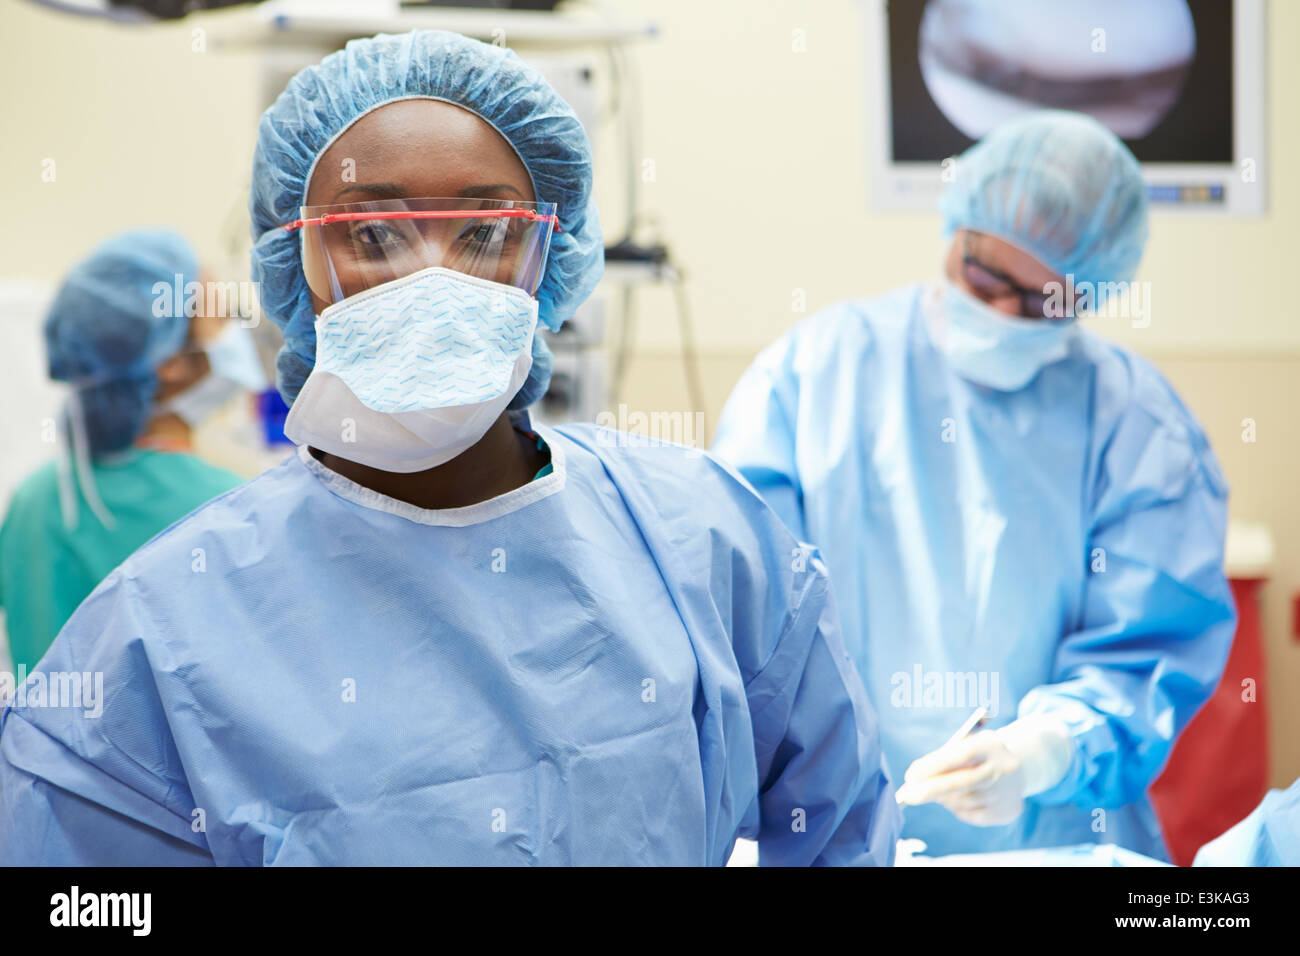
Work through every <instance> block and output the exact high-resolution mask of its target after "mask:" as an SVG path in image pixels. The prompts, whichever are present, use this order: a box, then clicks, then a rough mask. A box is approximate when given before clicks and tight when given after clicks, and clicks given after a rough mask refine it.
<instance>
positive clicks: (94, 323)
mask: <svg viewBox="0 0 1300 956" xmlns="http://www.w3.org/2000/svg"><path fill="white" fill-rule="evenodd" d="M177 276H180V278H179V280H178V279H177ZM197 278H198V261H197V259H196V258H195V256H194V252H193V250H192V249H191V248H190V246H189V244H188V243H187V242H186V241H185V240H184V239H183V238H182V237H181V236H179V235H177V234H176V233H174V232H170V231H168V230H163V229H141V230H137V231H134V232H128V233H124V234H122V235H120V236H117V237H115V238H113V239H110V240H108V241H107V242H105V243H103V244H102V245H101V246H99V247H98V248H96V249H95V251H94V252H92V253H91V254H90V255H89V256H88V257H87V258H86V259H84V260H82V261H81V262H79V263H77V265H75V266H73V267H72V269H71V270H70V271H69V272H68V274H67V276H66V277H65V278H64V280H63V283H62V285H61V286H60V287H59V290H58V292H57V293H55V296H54V301H53V302H52V303H51V304H50V308H49V312H48V313H47V314H46V317H45V347H46V354H47V356H48V360H49V367H50V377H51V378H53V379H56V380H57V381H62V382H69V383H71V384H72V385H74V386H76V387H77V388H78V390H79V391H80V404H81V407H82V410H83V412H84V414H85V421H86V437H87V440H88V442H89V444H90V451H91V453H92V454H96V455H98V454H102V453H105V452H111V451H116V450H118V449H121V448H125V447H126V446H127V445H129V444H131V442H132V441H134V440H135V438H136V437H137V436H138V435H139V434H140V432H141V430H142V429H143V428H144V425H145V422H146V421H147V420H148V418H149V409H150V406H151V403H152V401H153V397H154V393H155V392H156V391H157V389H158V378H157V375H156V374H155V371H154V370H155V369H156V368H157V366H158V365H159V364H160V363H162V362H164V361H166V360H167V359H169V358H171V357H172V356H173V355H175V354H176V353H177V352H179V351H180V350H181V347H182V346H183V345H184V344H185V340H186V337H187V335H188V333H189V318H188V317H187V316H186V314H185V309H184V304H185V299H184V294H183V292H184V289H185V287H186V285H187V284H188V283H190V282H193V281H195V280H197ZM178 281H179V283H180V285H179V289H180V290H181V293H182V294H181V295H180V296H179V297H178V296H177V289H178V287H177V285H176V283H177V282H178ZM159 282H161V283H165V284H166V285H167V286H168V288H169V290H170V293H169V295H170V298H168V299H166V300H165V303H166V304H167V305H168V307H167V308H159V309H157V310H155V308H154V306H155V303H156V302H159V301H160V298H159V294H158V293H157V292H156V291H155V290H154V286H155V284H156V283H159ZM158 312H162V313H164V314H162V315H158V314H157V313H158Z"/></svg>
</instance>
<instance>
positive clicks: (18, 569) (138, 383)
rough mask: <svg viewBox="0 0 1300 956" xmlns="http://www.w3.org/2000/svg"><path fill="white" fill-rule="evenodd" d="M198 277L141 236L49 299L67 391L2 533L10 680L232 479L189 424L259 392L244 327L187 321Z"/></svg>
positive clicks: (109, 248) (152, 237) (86, 267)
mask: <svg viewBox="0 0 1300 956" xmlns="http://www.w3.org/2000/svg"><path fill="white" fill-rule="evenodd" d="M177 277H180V278H179V280H178V278H177ZM198 278H199V270H198V262H197V261H196V259H195V256H194V253H193V251H192V250H191V249H190V247H189V245H188V244H187V243H186V242H185V240H184V239H182V238H181V237H180V236H179V235H177V234H175V233H173V232H168V231H164V230H160V229H147V230H139V231H136V232H129V233H125V234H123V235H120V236H117V237H116V238H114V239H111V240H109V241H107V242H105V243H104V244H102V245H101V246H99V247H98V248H97V249H96V250H95V251H94V252H93V253H92V254H91V255H90V256H89V257H88V258H86V259H85V260H84V261H82V262H80V263H78V264H77V265H76V266H74V267H73V268H72V270H71V271H70V272H69V273H68V275H67V276H66V277H65V278H64V280H63V283H62V285H61V286H60V287H59V290H58V292H57V294H56V295H55V298H54V301H53V303H52V304H51V306H50V309H49V313H48V314H47V316H46V319H45V342H46V350H47V353H48V359H49V371H50V377H51V378H52V379H54V380H56V381H60V382H66V383H68V385H69V388H70V391H69V396H68V401H67V403H66V405H65V407H64V409H63V411H62V412H61V414H60V417H59V420H58V422H57V426H56V427H57V432H58V437H59V446H60V447H59V450H58V453H57V455H56V459H55V460H54V461H52V462H50V463H49V464H47V465H45V466H43V467H41V468H40V469H39V470H37V471H36V472H35V473H33V474H32V475H31V476H30V477H28V478H27V479H26V480H25V481H24V482H23V483H22V484H21V485H20V486H19V487H18V489H17V491H16V492H15V493H14V496H13V499H12V501H11V502H10V505H9V510H8V514H7V516H6V518H5V520H4V525H3V527H0V606H3V607H4V609H5V614H6V621H5V623H6V629H7V631H8V637H9V646H10V651H11V653H12V656H13V662H14V667H15V669H16V670H17V669H19V668H26V669H27V670H30V669H31V668H33V667H35V666H36V663H37V661H39V660H40V659H41V656H42V655H43V654H44V653H45V651H46V649H47V648H48V647H49V646H50V643H51V641H53V640H54V637H55V635H56V634H58V632H59V629H60V628H62V627H63V624H64V622H65V621H67V619H68V618H69V617H70V616H71V615H72V612H73V611H75V610H76V608H77V605H79V604H80V603H81V602H82V600H83V599H84V598H85V597H86V595H88V594H90V592H91V591H92V590H94V588H95V586H96V585H97V584H99V582H100V581H101V580H103V578H104V577H106V576H107V575H108V573H109V572H110V571H112V570H113V568H115V567H117V565H119V564H120V563H121V562H122V561H123V560H124V559H125V558H126V557H127V556H128V555H130V554H131V552H133V551H134V550H135V549H136V548H138V547H140V545H142V544H144V543H145V542H146V541H148V540H149V539H150V538H152V537H153V536H154V535H155V534H157V533H158V532H159V531H161V530H163V529H164V528H166V527H167V526H168V525H169V524H171V523H172V522H173V521H175V520H177V519H178V518H180V517H182V516H184V515H186V514H188V513H189V512H190V511H193V510H194V509H195V508H197V507H198V506H199V505H201V504H203V503H204V502H205V501H207V500H208V499H210V498H214V497H216V496H217V495H219V494H221V493H222V492H225V491H228V490H229V489H231V488H233V487H235V486H236V485H238V484H240V483H241V481H242V480H243V479H241V478H239V477H238V476H236V475H234V474H231V473H230V472H228V471H224V470H222V469H220V468H217V467H214V466H213V465H210V464H208V463H207V462H204V461H202V460H200V459H199V458H197V457H195V456H194V455H193V454H192V452H191V438H192V430H193V428H194V426H196V425H197V424H198V423H199V422H201V421H202V420H203V419H204V418H205V417H206V416H207V415H208V414H209V413H210V412H212V411H214V410H215V409H217V408H219V407H220V406H221V405H223V404H224V403H225V402H226V401H228V400H229V399H230V398H231V397H233V396H234V395H235V394H237V393H238V392H240V391H242V390H245V389H247V390H254V391H257V390H260V389H261V388H263V387H264V386H265V375H264V373H263V371H262V368H261V365H260V363H259V361H258V358H257V353H256V350H255V348H254V346H253V342H252V338H251V336H250V334H249V332H248V330H247V329H244V328H242V327H241V326H240V325H239V324H238V322H236V321H234V320H231V319H228V318H226V317H224V316H217V315H205V314H198V315H195V316H192V317H189V316H187V315H186V314H185V309H184V304H185V303H184V301H182V300H180V299H178V298H177V297H175V296H174V295H173V290H175V289H177V288H180V289H182V290H183V289H185V287H186V286H187V285H189V283H191V282H193V281H196V280H198ZM159 284H160V285H159ZM156 285H157V287H158V289H163V288H165V289H166V290H167V293H166V295H165V296H164V297H160V294H159V292H158V291H157V290H156V289H155V286H156ZM194 301H195V302H196V304H197V301H198V299H197V298H196V299H195V300H194ZM191 311H195V310H194V309H191ZM197 311H199V312H200V313H202V311H203V307H200V308H199V309H198V310H197ZM19 413H20V410H16V409H10V410H9V414H19Z"/></svg>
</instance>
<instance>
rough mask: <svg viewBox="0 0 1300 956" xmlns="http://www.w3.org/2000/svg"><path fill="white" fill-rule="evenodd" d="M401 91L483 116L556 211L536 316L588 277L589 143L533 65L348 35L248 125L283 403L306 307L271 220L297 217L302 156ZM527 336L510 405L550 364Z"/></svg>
mask: <svg viewBox="0 0 1300 956" xmlns="http://www.w3.org/2000/svg"><path fill="white" fill-rule="evenodd" d="M413 97H427V98H430V99H438V100H443V101H445V102H448V103H452V104H454V105H456V106H459V107H461V108H463V109H467V110H469V111H470V112H472V113H474V114H476V115H477V116H479V117H480V118H482V119H483V120H485V121H486V122H487V123H489V124H491V125H492V126H493V127H494V128H495V129H496V130H497V132H499V133H500V134H501V135H502V136H503V137H504V138H505V139H506V141H507V142H508V143H510V145H511V146H512V147H514V149H515V152H516V153H518V154H519V157H520V159H521V160H522V161H523V164H524V167H525V168H526V169H527V170H528V174H529V176H530V177H531V178H532V181H533V193H534V195H535V196H536V198H537V201H538V202H546V203H554V204H555V205H556V206H557V207H558V208H559V220H560V226H561V229H562V230H563V231H557V232H555V233H554V234H553V235H552V238H551V247H550V253H549V255H548V257H547V261H546V271H545V273H544V274H543V276H542V281H541V284H540V285H539V286H538V289H537V302H538V318H539V320H540V321H541V322H542V323H544V324H545V325H546V326H547V327H548V328H550V329H552V330H553V331H557V330H558V329H559V328H560V326H561V325H562V324H563V323H564V321H565V320H566V319H568V318H569V317H570V316H572V315H573V313H574V311H575V310H576V309H577V308H578V306H579V305H580V304H581V303H582V302H583V300H584V299H586V298H587V296H589V295H590V294H591V291H592V289H594V288H595V287H596V283H597V282H598V281H599V280H600V276H601V272H602V270H603V269H604V248H603V245H602V239H601V233H600V222H599V219H598V217H597V215H596V206H595V202H594V200H593V198H592V195H591V182H592V176H591V146H590V144H589V143H588V141H587V134H586V131H584V130H583V128H582V124H581V123H579V122H578V118H577V116H576V115H575V114H574V112H573V110H572V109H571V108H570V107H569V105H568V104H567V103H565V102H564V100H562V99H561V98H560V97H559V95H558V94H557V93H556V92H555V90H553V89H552V88H551V86H550V84H549V83H547V82H546V80H545V78H544V77H543V76H542V75H541V74H540V73H538V72H537V71H536V70H534V69H533V68H532V67H530V66H527V65H526V64H525V63H523V61H521V60H520V59H519V58H518V57H517V56H516V55H515V54H514V53H513V52H511V51H510V50H507V49H505V48H503V47H498V46H493V45H491V44H488V43H481V42H479V41H477V40H471V39H468V38H467V37H463V36H460V35H459V34H455V33H446V32H443V31H438V30H416V31H413V32H411V33H404V34H400V35H397V36H388V35H383V34H381V35H380V36H376V37H370V38H368V39H364V40H353V41H352V42H350V43H348V45H347V46H346V47H344V48H343V49H342V50H340V51H338V52H337V53H332V54H330V55H329V56H327V57H325V59H323V60H321V62H320V63H319V64H318V65H316V66H309V67H307V68H306V69H305V70H302V71H301V72H300V73H298V74H297V75H296V76H295V77H294V78H293V79H292V80H290V81H289V85H288V87H287V88H286V89H285V91H284V92H283V93H282V94H280V97H279V98H278V99H277V100H276V101H275V103H274V104H272V105H271V107H270V109H268V110H267V111H266V112H265V113H264V114H263V115H262V122H261V125H260V127H259V128H258V136H257V151H256V153H255V155H254V157H253V186H252V195H251V196H250V198H249V210H250V213H251V216H252V221H253V251H252V259H253V279H254V280H255V281H256V282H258V283H259V284H260V285H259V293H260V297H261V304H262V308H263V310H264V311H265V312H266V314H267V315H269V316H270V317H271V320H272V321H273V322H275V324H276V325H277V326H278V327H279V328H280V330H281V332H283V333H284V342H285V344H284V348H282V349H281V350H280V354H279V356H278V357H277V359H276V363H275V364H276V372H277V375H276V384H277V385H278V387H279V389H280V394H281V395H282V396H283V397H284V400H285V402H287V403H289V404H293V400H294V398H295V397H297V395H298V391H299V389H301V388H302V384H303V382H305V381H306V379H307V376H308V375H309V374H310V373H311V370H312V367H313V365H315V362H316V326H315V322H316V315H315V311H314V310H313V308H312V300H311V293H310V292H309V291H308V289H307V282H306V280H305V278H304V276H303V271H302V258H301V251H300V244H299V237H298V234H297V233H291V232H285V231H284V230H283V229H280V228H279V227H280V226H281V225H282V224H284V223H286V222H290V221H292V220H294V219H297V218H298V209H299V207H300V206H302V205H303V204H304V203H305V202H306V196H307V187H308V185H309V183H308V176H309V174H310V171H311V169H312V165H313V164H314V163H315V161H316V158H317V157H318V156H319V155H320V154H321V153H322V152H324V151H325V149H326V148H327V147H328V146H329V145H330V144H331V143H332V142H333V141H334V139H335V138H336V137H338V135H339V134H340V133H342V132H343V131H344V130H346V129H347V128H348V127H349V126H351V125H352V123H354V122H355V121H356V120H357V119H359V118H360V117H361V116H363V115H364V114H366V113H367V112H369V111H370V110H373V109H375V108H376V107H378V106H383V105H384V104H386V103H391V102H393V101H394V100H400V99H409V98H413ZM534 338H535V341H536V342H537V344H536V345H535V346H534V349H533V369H532V371H531V372H530V373H529V380H528V382H527V383H526V384H525V385H524V387H523V388H522V389H521V390H520V392H519V394H518V395H517V396H516V397H515V399H514V401H512V402H511V407H512V408H522V407H524V406H526V405H527V404H528V402H530V401H533V400H535V399H536V398H539V397H540V396H541V395H542V393H543V392H545V391H546V384H547V380H548V379H549V374H550V371H549V370H550V364H551V363H550V362H549V361H546V360H545V359H546V358H547V353H546V345H545V343H544V342H542V341H541V340H540V337H534ZM539 357H540V358H541V360H540V361H539Z"/></svg>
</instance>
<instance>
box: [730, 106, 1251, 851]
mask: <svg viewBox="0 0 1300 956" xmlns="http://www.w3.org/2000/svg"><path fill="white" fill-rule="evenodd" d="M941 209H942V215H943V234H944V236H945V237H946V238H947V239H948V242H949V245H948V250H947V255H946V257H945V259H944V261H943V264H942V276H941V278H940V280H939V281H938V282H934V283H930V284H927V285H921V286H915V287H907V288H901V289H898V290H896V291H893V292H890V293H888V294H886V295H883V296H881V297H879V298H874V299H863V300H857V301H851V302H845V303H842V304H839V305H836V306H833V307H831V308H829V309H826V310H825V311H824V312H822V313H820V314H819V315H816V316H813V317H811V318H810V319H808V320H807V321H806V322H804V323H802V324H800V325H799V326H798V327H796V328H795V329H794V330H793V331H792V332H790V333H789V334H787V335H786V336H785V337H784V338H782V339H781V340H780V341H778V342H777V343H776V344H775V345H773V346H771V347H769V348H768V349H767V350H766V351H764V352H763V353H762V354H761V355H760V356H759V358H758V359H757V361H756V362H755V363H754V365H753V367H752V368H750V369H749V370H748V371H747V372H746V374H745V375H744V376H743V378H742V380H741V381H740V383H739V384H738V385H737V387H736V389H735V391H734V393H733V394H732V396H731V399H730V401H729V403H728V405H727V407H726V409H725V411H724V412H723V415H722V420H721V423H720V425H719V429H718V437H717V442H716V447H715V451H717V452H718V453H720V455H721V456H722V457H724V458H727V459H729V460H730V461H732V462H733V463H734V464H736V465H737V466H738V467H739V469H740V471H741V472H742V473H743V474H744V475H745V476H746V477H747V478H749V480H750V481H751V482H752V483H753V485H754V486H755V487H756V488H757V489H758V490H759V492H760V493H761V494H762V495H764V497H765V498H766V499H767V500H768V502H769V503H771V504H772V506H773V507H774V508H775V509H776V510H777V512H778V513H779V514H781V515H782V517H783V518H784V519H785V520H786V522H787V523H788V524H789V526H790V528H791V529H792V530H794V532H795V534H796V535H798V536H799V537H800V538H802V539H805V540H807V541H809V542H811V543H812V544H814V545H816V546H817V547H818V548H819V549H821V550H822V552H823V553H824V554H825V557H826V562H827V565H828V567H829V569H830V572H831V576H832V579H833V581H834V584H835V590H836V595H837V598H838V599H839V601H840V606H841V609H842V613H843V617H844V628H845V634H846V637H845V643H846V644H847V645H848V647H849V651H850V653H851V654H852V655H853V657H854V659H855V661H856V662H857V665H858V668H859V670H860V671H861V673H862V677H863V680H864V682H865V683H866V686H867V692H868V695H869V696H870V697H871V699H872V702H873V703H874V704H875V706H876V709H877V711H878V712H879V715H880V722H881V727H882V735H883V737H884V741H885V752H886V758H887V764H888V766H889V769H890V772H891V774H892V775H893V776H894V777H895V778H898V777H899V776H904V783H903V785H902V786H901V787H900V790H899V799H900V801H902V802H904V803H905V804H908V805H909V806H908V808H907V810H906V812H905V816H904V829H903V835H904V837H909V838H918V839H920V840H923V841H925V843H926V844H927V851H926V852H927V853H928V854H930V855H941V854H948V853H969V852H980V851H994V850H1010V849H1016V848H1021V847H1044V846H1062V845H1068V844H1081V843H1117V844H1120V845H1122V846H1125V847H1128V848H1130V849H1132V850H1135V851H1137V852H1139V853H1143V854H1146V855H1148V856H1152V857H1157V858H1165V857H1166V856H1167V854H1166V850H1165V847H1164V843H1163V840H1162V837H1161V834H1160V829H1159V825H1158V823H1157V820H1156V818H1155V815H1154V812H1153V810H1152V807H1151V805H1150V803H1149V802H1148V800H1147V797H1146V791H1147V787H1148V786H1149V785H1150V784H1151V782H1152V780H1153V779H1154V778H1155V777H1156V775H1157V774H1158V773H1159V772H1160V770H1161V767H1162V766H1163V765H1164V762H1165V759H1166V757H1167V756H1168V754H1169V751H1170V748H1171V747H1172V745H1173V742H1174V739H1175V738H1176V737H1177V735H1178V733H1179V732H1180V731H1181V730H1182V728H1183V727H1184V726H1185V725H1186V724H1187V722H1188V720H1189V719H1190V718H1191V717H1192V715H1193V714H1194V713H1195V712H1196V710H1197V708H1199V707H1200V706H1201V704H1202V703H1203V702H1204V701H1205V700H1206V698H1207V697H1208V696H1209V694H1210V693H1211V691H1212V690H1213V689H1214V687H1215V685H1216V684H1217V682H1218V680H1219V677H1220V675H1221V673H1222V669H1223V665H1224V661H1225V659H1226V656H1227V651H1228V646H1229V643H1230V641H1231V638H1232V633H1233V627H1234V622H1235V609H1234V606H1233V603H1232V598H1231V596H1230V592H1229V589H1228V583H1227V581H1226V580H1225V578H1224V573H1223V567H1222V564H1223V544H1224V533H1225V523H1226V514H1227V496H1228V489H1227V487H1226V486H1225V483H1224V480H1223V477H1222V475H1221V473H1220V471H1219V466H1218V464H1217V463H1216V461H1215V458H1214V455H1213V453H1212V452H1211V450H1210V447H1209V445H1208V444H1207V442H1206V439H1205V435H1204V434H1203V432H1202V431H1201V428H1200V426H1199V425H1198V424H1197V422H1196V420H1195V419H1194V418H1193V417H1192V415H1191V414H1190V413H1189V412H1188V411H1187V409H1186V408H1184V406H1183V404H1182V402H1180V401H1179V399H1178V396H1177V395H1176V394H1175V393H1174V391H1173V389H1172V388H1171V387H1170V386H1169V384H1168V383H1167V382H1166V381H1165V379H1164V378H1163V376H1161V374H1160V373H1159V372H1158V371H1157V370H1156V369H1155V368H1154V367H1153V366H1152V365H1151V364H1150V363H1149V362H1147V361H1146V360H1144V359H1142V358H1141V357H1139V356H1138V355H1136V354H1134V353H1133V352H1131V351H1129V350H1128V349H1125V348H1122V347H1120V346H1117V345H1113V344H1110V343H1108V342H1105V341H1103V340H1102V339H1100V338H1098V337H1097V336H1096V335H1094V334H1093V333H1092V332H1090V331H1088V330H1087V329H1086V328H1083V327H1082V326H1081V324H1080V322H1079V321H1076V310H1077V309H1078V308H1079V307H1081V306H1083V307H1086V306H1088V305H1090V304H1091V305H1092V306H1098V305H1100V304H1101V303H1102V300H1101V298H1100V297H1098V296H1096V295H1093V296H1092V298H1091V301H1090V302H1089V301H1088V299H1087V298H1086V293H1087V290H1089V289H1094V290H1095V289H1096V288H1098V287H1097V286H1096V285H1095V284H1096V283H1123V282H1126V281H1127V280H1131V279H1132V277H1133V274H1134V271H1135V270H1136V268H1137V265H1138V261H1139V260H1140V259H1141V256H1142V251H1143V247H1144V245H1145V242H1146V237H1147V201H1146V190H1145V187H1144V185H1143V182H1142V177H1141V173H1140V170H1139V167H1138V164H1137V161H1136V160H1135V159H1134V158H1133V156H1132V154H1131V153H1130V152H1129V151H1128V150H1127V149H1126V148H1125V147H1124V145H1123V144H1122V143H1121V142H1120V141H1119V140H1118V139H1117V138H1116V137H1115V136H1114V135H1113V134H1111V133H1110V132H1109V131H1108V130H1107V129H1105V128H1104V127H1103V126H1101V125H1100V124H1098V123H1097V122H1095V121H1093V120H1092V119H1090V118H1087V117H1084V116H1081V115H1078V114H1072V113H1063V112H1041V113H1033V114H1029V115H1027V116H1025V117H1023V118H1020V119H1018V120H1016V121H1013V122H1011V123H1008V124H1006V125H1005V126H1003V127H1001V128H999V129H997V130H995V131H994V132H992V133H991V134H990V135H989V136H988V137H986V138H985V139H984V140H983V141H981V142H979V143H977V144H976V145H975V146H973V147H971V149H969V150H968V151H967V152H966V153H965V154H963V155H962V156H961V157H960V159H959V160H958V162H957V165H956V178H955V180H954V181H953V182H952V183H951V184H950V185H949V186H948V187H947V189H946V192H945V193H944V195H943V197H942V201H941ZM1067 277H1068V278H1069V280H1070V284H1067V283H1066V279H1067ZM1187 281H1195V280H1194V276H1192V275H1191V274H1189V276H1188V279H1187ZM1054 283H1059V287H1058V286H1056V285H1054ZM1088 283H1092V284H1093V285H1092V286H1089V285H1087V284H1088ZM1102 288H1103V289H1105V291H1107V292H1108V293H1110V294H1118V293H1120V292H1122V291H1123V287H1122V286H1117V287H1102ZM1069 289H1074V290H1078V291H1079V292H1080V293H1081V301H1072V300H1071V297H1070V295H1069V292H1068V290H1069ZM1130 301H1132V300H1130ZM1119 302H1120V303H1122V302H1123V300H1119ZM980 706H983V707H985V709H986V710H988V711H989V713H990V716H991V718H992V719H991V720H990V721H989V725H988V727H989V729H986V730H982V731H978V732H976V733H973V734H969V735H967V736H962V737H960V738H959V739H952V740H951V741H950V738H953V737H954V736H956V735H954V731H955V730H956V729H957V728H959V727H961V726H962V725H963V723H964V720H965V718H967V716H968V715H973V711H974V710H975V708H977V707H980Z"/></svg>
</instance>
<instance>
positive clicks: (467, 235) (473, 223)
mask: <svg viewBox="0 0 1300 956" xmlns="http://www.w3.org/2000/svg"><path fill="white" fill-rule="evenodd" d="M506 228H507V222H506V220H505V219H504V218H502V219H496V218H493V219H471V220H470V221H469V222H467V223H465V227H464V228H463V229H462V230H461V232H460V235H459V236H457V237H456V238H457V241H459V242H463V243H465V244H466V245H470V246H475V247H480V248H481V247H483V246H488V245H493V244H495V243H498V242H500V240H501V238H502V237H503V236H504V235H505V232H506Z"/></svg>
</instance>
